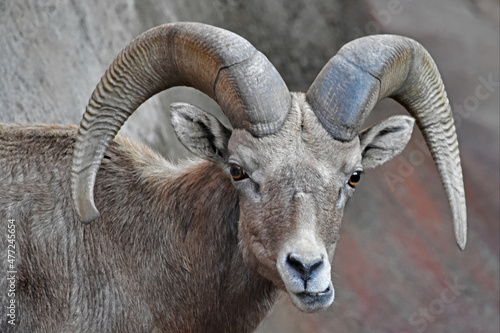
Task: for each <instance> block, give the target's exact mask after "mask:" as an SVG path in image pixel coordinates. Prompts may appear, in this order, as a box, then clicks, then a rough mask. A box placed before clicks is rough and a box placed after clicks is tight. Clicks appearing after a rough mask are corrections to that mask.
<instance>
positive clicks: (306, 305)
mask: <svg viewBox="0 0 500 333" xmlns="http://www.w3.org/2000/svg"><path fill="white" fill-rule="evenodd" d="M290 296H291V299H292V301H293V303H294V304H295V306H296V307H298V308H299V309H300V310H302V311H305V312H314V311H317V310H320V309H324V308H326V307H328V306H329V305H330V304H332V302H333V299H334V296H335V292H334V289H333V286H332V285H329V286H328V287H327V288H326V289H325V290H323V291H321V292H317V293H316V292H307V291H304V292H300V293H295V294H291V295H290Z"/></svg>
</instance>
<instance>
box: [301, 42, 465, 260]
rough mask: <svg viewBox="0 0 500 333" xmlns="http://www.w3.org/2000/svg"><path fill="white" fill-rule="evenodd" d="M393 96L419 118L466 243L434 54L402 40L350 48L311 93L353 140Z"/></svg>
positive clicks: (452, 135) (335, 131)
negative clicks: (374, 111) (377, 107)
mask: <svg viewBox="0 0 500 333" xmlns="http://www.w3.org/2000/svg"><path fill="white" fill-rule="evenodd" d="M385 97H391V98H393V99H394V100H396V101H397V102H399V103H401V104H402V105H403V106H404V107H405V108H406V109H407V110H408V112H409V113H410V114H411V115H412V116H413V117H415V118H416V120H417V124H418V127H419V129H420V131H422V133H423V135H424V138H425V141H426V142H427V146H428V147H429V150H430V151H431V153H432V156H433V158H434V162H435V163H436V166H437V168H438V171H439V175H440V176H441V181H442V183H443V185H444V188H445V191H446V195H447V196H448V201H449V204H450V206H451V210H452V214H453V223H454V229H455V237H456V240H457V244H458V246H459V247H460V248H461V249H462V250H463V249H464V247H465V243H466V239H467V217H466V207H465V194H464V184H463V179H462V167H461V165H460V156H459V151H458V142H457V135H456V131H455V126H454V125H453V117H452V114H451V108H450V105H449V102H448V98H447V97H446V92H445V90H444V85H443V82H442V80H441V76H440V75H439V72H438V70H437V67H436V64H435V63H434V61H433V60H432V58H431V56H430V55H429V53H428V52H427V51H426V50H425V49H424V48H423V47H422V46H421V45H420V44H419V43H417V42H415V41H414V40H411V39H409V38H405V37H400V36H389V35H378V36H369V37H364V38H360V39H357V40H355V41H353V42H350V43H349V44H347V45H345V46H344V47H343V48H342V49H341V50H340V51H339V52H338V54H337V55H336V56H334V57H333V58H332V59H331V60H330V61H329V62H328V63H327V64H326V66H325V67H324V68H323V69H322V70H321V72H320V73H319V75H318V77H317V78H316V80H315V81H314V82H313V84H312V85H311V87H310V88H309V91H308V92H307V100H308V102H309V103H310V104H311V107H312V108H313V110H314V112H315V113H316V115H317V117H318V119H319V120H320V122H321V123H322V125H323V127H324V128H325V129H326V130H327V131H328V132H329V133H330V135H331V136H332V137H334V138H335V139H337V140H341V141H350V140H352V139H353V138H354V137H356V136H357V135H358V134H359V131H360V130H361V126H362V125H363V123H364V121H365V120H366V118H367V117H368V115H369V113H370V112H371V110H372V109H373V107H374V106H375V104H376V103H377V102H378V101H379V100H381V99H383V98H385Z"/></svg>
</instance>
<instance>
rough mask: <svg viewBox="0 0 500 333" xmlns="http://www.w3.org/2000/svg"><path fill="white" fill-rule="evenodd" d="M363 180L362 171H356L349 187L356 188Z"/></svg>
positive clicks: (350, 179)
mask: <svg viewBox="0 0 500 333" xmlns="http://www.w3.org/2000/svg"><path fill="white" fill-rule="evenodd" d="M360 180H361V171H355V172H354V173H353V174H352V175H351V178H349V182H348V184H349V186H350V187H353V188H354V187H356V185H357V184H358V183H359V181H360Z"/></svg>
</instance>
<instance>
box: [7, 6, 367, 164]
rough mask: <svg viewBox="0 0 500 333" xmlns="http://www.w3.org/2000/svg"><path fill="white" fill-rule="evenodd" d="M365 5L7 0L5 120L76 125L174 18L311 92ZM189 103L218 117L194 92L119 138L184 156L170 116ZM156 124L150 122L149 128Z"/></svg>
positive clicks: (129, 126) (176, 93) (165, 100)
mask: <svg viewBox="0 0 500 333" xmlns="http://www.w3.org/2000/svg"><path fill="white" fill-rule="evenodd" d="M365 15H366V13H365V6H364V3H363V1H359V0H356V1H347V0H335V1H332V0H321V1H308V0H289V1H285V0H276V1H266V0H257V1H244V0H215V1H203V0H187V1H186V0H167V1H154V0H142V1H139V0H137V1H134V0H109V1H98V0H85V1H76V0H45V1H37V0H6V1H5V0H4V1H1V2H0V55H1V56H0V121H1V122H14V123H63V124H70V123H71V124H77V123H79V122H80V120H81V115H82V114H83V112H84V109H85V106H86V103H87V101H88V99H89V97H90V95H91V93H92V90H93V89H94V87H95V85H96V84H97V82H98V81H99V79H100V77H101V75H102V74H103V73H104V71H105V70H106V68H107V67H108V66H109V64H110V63H111V62H112V60H113V59H114V57H115V56H116V55H117V54H118V52H119V51H120V50H121V49H122V48H123V47H124V46H125V45H127V44H128V43H129V42H130V41H131V40H132V39H133V38H135V37H136V36H137V35H139V34H140V33H142V32H144V31H146V30H147V29H149V28H152V27H154V26H157V25H160V24H163V23H168V22H175V21H198V22H203V23H208V24H213V25H216V26H220V27H223V28H226V29H229V30H231V31H234V32H236V33H237V34H239V35H241V36H243V37H244V38H246V39H248V40H249V41H250V42H251V43H252V44H254V46H255V47H256V48H257V49H259V50H260V51H261V52H263V53H264V54H265V55H266V56H268V58H269V59H270V60H271V62H272V63H273V64H274V65H275V66H276V67H277V69H278V71H279V72H280V73H281V74H282V76H283V78H284V79H285V81H286V83H287V84H288V86H289V88H290V89H291V90H306V89H307V87H308V86H309V85H310V83H311V82H312V81H313V80H314V77H315V76H316V74H317V73H318V72H319V70H320V69H321V68H322V66H323V65H324V64H325V63H326V62H327V61H328V59H329V58H330V57H331V56H332V55H333V54H334V53H335V52H336V50H337V49H338V48H339V47H340V46H341V45H342V44H344V43H345V42H346V41H348V40H350V39H352V37H353V36H354V33H355V32H354V30H352V29H351V25H352V24H353V22H357V21H363V20H364V19H365V17H364V16H365ZM179 100H182V101H189V102H192V103H194V104H198V105H199V106H201V107H203V108H205V109H207V110H208V111H211V112H214V113H216V114H217V115H219V116H220V115H221V113H220V111H219V109H218V106H217V105H216V104H215V103H214V102H213V101H212V100H209V99H208V98H206V96H205V95H202V94H201V93H199V92H197V91H194V90H192V89H186V88H184V89H183V88H180V89H172V90H171V91H168V92H166V93H163V94H160V96H156V97H153V98H152V99H151V100H149V101H148V102H147V103H145V104H144V105H143V106H142V107H141V108H140V110H139V112H136V113H135V114H134V116H133V117H132V118H131V119H130V120H129V121H128V122H127V123H126V124H125V126H124V128H123V130H122V131H121V134H126V135H129V136H132V137H134V138H138V139H141V140H143V141H145V142H147V143H149V144H150V145H151V146H153V147H154V148H155V149H157V150H158V151H160V152H161V153H162V154H164V155H165V156H168V157H169V158H174V159H175V158H177V157H182V156H186V155H187V152H186V151H185V150H184V149H183V147H181V146H180V143H179V142H178V141H177V139H176V138H175V135H174V134H173V133H172V130H171V126H170V123H169V114H168V109H169V105H170V103H172V102H174V101H179ZM152 120H153V121H152Z"/></svg>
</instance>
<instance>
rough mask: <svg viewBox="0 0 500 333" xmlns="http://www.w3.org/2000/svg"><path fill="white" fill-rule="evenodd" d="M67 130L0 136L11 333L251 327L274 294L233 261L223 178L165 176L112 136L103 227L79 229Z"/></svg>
mask: <svg viewBox="0 0 500 333" xmlns="http://www.w3.org/2000/svg"><path fill="white" fill-rule="evenodd" d="M76 131H77V128H76V127H74V126H53V125H37V126H19V125H0V147H1V148H0V186H1V187H2V194H1V195H0V219H1V220H0V224H1V226H2V228H3V227H6V224H7V221H8V220H9V219H13V220H15V224H16V246H17V247H16V250H17V251H18V252H17V257H16V262H15V265H16V267H15V271H16V272H17V273H16V279H17V284H16V297H17V302H18V305H19V307H18V311H19V312H18V314H19V318H18V319H19V322H18V326H17V327H16V329H20V328H23V329H24V330H26V331H30V330H31V331H79V330H83V331H85V330H87V331H107V330H110V331H112V330H115V331H126V330H132V331H154V330H158V331H163V330H168V331H171V332H175V331H191V330H192V331H196V330H198V331H199V330H203V329H208V330H210V328H211V327H212V328H214V329H216V328H219V329H220V328H221V327H226V328H227V329H228V330H233V331H235V330H236V331H246V330H248V329H250V328H253V326H255V323H258V322H259V321H260V320H261V319H262V317H263V316H264V315H265V314H266V312H267V310H268V309H269V306H270V304H271V303H272V299H273V292H274V288H273V287H272V286H271V284H270V283H269V282H268V281H266V280H264V279H262V278H260V277H259V276H258V275H257V274H256V273H254V272H252V271H250V270H249V269H247V268H246V267H245V265H244V263H243V261H242V258H241V253H240V252H239V249H238V238H237V233H238V226H237V221H238V214H239V208H238V202H237V199H236V193H235V192H234V191H235V190H234V188H233V187H232V185H231V182H230V181H229V180H228V177H227V176H226V175H225V174H224V171H223V170H221V169H220V168H219V167H218V166H217V165H216V164H214V163H213V162H209V161H204V160H193V161H187V162H185V163H182V164H180V165H173V164H171V163H169V162H167V161H166V160H165V159H164V158H163V157H161V156H159V155H158V154H157V153H155V152H154V151H153V150H151V149H149V148H148V147H146V146H144V145H142V144H138V143H134V142H132V141H130V140H128V139H126V138H123V137H117V138H115V140H114V143H113V144H112V145H111V146H110V148H109V149H108V151H107V152H106V155H105V158H104V159H103V162H102V165H101V168H100V169H99V172H98V175H97V179H96V186H95V198H96V205H97V206H98V207H100V212H101V217H100V218H99V220H97V221H95V222H94V223H93V224H91V225H82V224H81V223H80V221H79V220H78V218H77V217H76V215H75V212H74V210H73V207H72V202H71V195H70V180H69V178H70V169H71V161H72V152H73V144H74V140H75V139H74V138H75V135H76ZM0 242H1V245H2V249H5V248H7V243H6V238H5V237H2V239H1V241H0ZM6 255H7V251H1V253H0V257H1V258H0V260H1V262H2V264H4V265H6V264H7V258H4V257H5V256H6ZM7 271H8V269H7V267H4V269H3V270H2V272H3V274H6V273H5V272H7ZM6 282H7V280H6V279H5V278H4V277H2V280H1V282H0V284H1V286H0V288H1V289H2V290H6V289H5V288H6V287H7V286H6V285H5V284H6ZM2 297H3V299H2V305H5V304H7V302H9V298H8V297H7V295H3V296H2ZM42 317H43V319H40V318H42ZM124 323H126V327H124V326H121V325H124ZM0 327H1V328H2V331H4V330H3V329H4V328H5V329H8V328H9V327H8V326H6V325H5V323H0Z"/></svg>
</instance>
